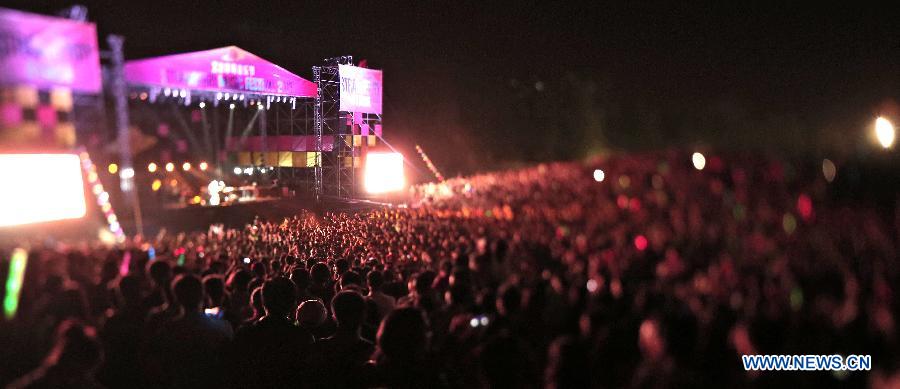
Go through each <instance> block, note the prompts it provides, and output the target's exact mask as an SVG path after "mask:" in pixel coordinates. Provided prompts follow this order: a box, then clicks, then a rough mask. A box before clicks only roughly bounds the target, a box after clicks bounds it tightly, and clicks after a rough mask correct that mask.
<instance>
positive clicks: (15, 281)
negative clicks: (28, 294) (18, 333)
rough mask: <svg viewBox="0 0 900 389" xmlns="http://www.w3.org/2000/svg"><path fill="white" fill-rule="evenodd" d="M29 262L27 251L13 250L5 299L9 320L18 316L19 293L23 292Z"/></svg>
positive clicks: (4, 311)
mask: <svg viewBox="0 0 900 389" xmlns="http://www.w3.org/2000/svg"><path fill="white" fill-rule="evenodd" d="M27 262H28V252H27V251H25V250H23V249H20V248H19V249H15V250H13V253H12V259H11V260H10V261H9V277H8V278H7V279H6V297H5V298H4V299H3V314H4V315H5V316H6V319H7V320H12V318H13V317H15V316H16V310H18V309H19V294H20V293H21V292H22V281H23V280H24V279H25V264H26V263H27Z"/></svg>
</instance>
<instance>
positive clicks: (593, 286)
mask: <svg viewBox="0 0 900 389" xmlns="http://www.w3.org/2000/svg"><path fill="white" fill-rule="evenodd" d="M598 286H600V285H599V284H598V283H597V280H595V279H590V280H588V282H587V290H588V292H591V293H594V292H596V291H597V287H598Z"/></svg>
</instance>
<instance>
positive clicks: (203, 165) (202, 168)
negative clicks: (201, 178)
mask: <svg viewBox="0 0 900 389" xmlns="http://www.w3.org/2000/svg"><path fill="white" fill-rule="evenodd" d="M206 169H209V164H207V163H206V161H203V162H200V170H202V171H206Z"/></svg>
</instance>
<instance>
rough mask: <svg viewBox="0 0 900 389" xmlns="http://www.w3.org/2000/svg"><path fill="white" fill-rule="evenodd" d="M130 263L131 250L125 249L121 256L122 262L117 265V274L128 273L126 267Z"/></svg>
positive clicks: (124, 274)
mask: <svg viewBox="0 0 900 389" xmlns="http://www.w3.org/2000/svg"><path fill="white" fill-rule="evenodd" d="M129 265H131V251H126V252H125V255H123V256H122V264H120V265H119V275H120V276H123V277H124V276H126V275H128V267H129Z"/></svg>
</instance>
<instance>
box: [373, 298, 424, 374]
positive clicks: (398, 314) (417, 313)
mask: <svg viewBox="0 0 900 389" xmlns="http://www.w3.org/2000/svg"><path fill="white" fill-rule="evenodd" d="M378 347H379V349H380V350H381V352H382V353H383V354H384V355H385V356H386V357H388V358H389V359H391V360H394V361H400V362H404V361H405V362H414V361H416V360H419V359H420V358H422V357H423V356H424V355H425V352H426V350H428V322H427V321H426V320H425V315H424V314H423V313H422V311H421V310H419V309H418V308H412V307H404V308H398V309H395V310H393V311H391V313H389V314H388V315H387V317H385V318H384V321H382V322H381V327H379V328H378Z"/></svg>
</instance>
